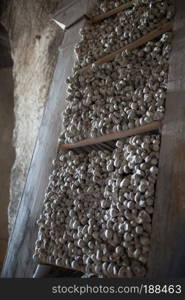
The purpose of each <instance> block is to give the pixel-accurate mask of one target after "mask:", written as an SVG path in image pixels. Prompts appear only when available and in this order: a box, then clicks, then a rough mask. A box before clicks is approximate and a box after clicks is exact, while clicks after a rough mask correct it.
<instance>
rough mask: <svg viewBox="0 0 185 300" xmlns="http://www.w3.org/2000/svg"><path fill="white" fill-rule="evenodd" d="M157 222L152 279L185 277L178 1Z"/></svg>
mask: <svg viewBox="0 0 185 300" xmlns="http://www.w3.org/2000/svg"><path fill="white" fill-rule="evenodd" d="M175 3H176V20H175V26H174V39H173V48H172V53H171V59H170V71H169V84H168V96H167V101H166V114H165V120H164V125H163V130H162V145H161V153H160V165H159V170H160V172H159V178H158V183H157V194H156V203H155V211H154V212H155V213H154V219H153V234H152V243H151V245H152V249H151V255H150V261H149V274H148V276H150V277H174V278H176V277H184V276H185V65H184V57H185V1H183V0H177V1H175Z"/></svg>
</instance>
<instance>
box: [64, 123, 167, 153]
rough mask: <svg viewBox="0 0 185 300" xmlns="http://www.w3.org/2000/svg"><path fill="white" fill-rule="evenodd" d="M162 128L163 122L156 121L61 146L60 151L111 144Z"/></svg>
mask: <svg viewBox="0 0 185 300" xmlns="http://www.w3.org/2000/svg"><path fill="white" fill-rule="evenodd" d="M161 127H162V122H161V121H154V122H151V123H149V124H146V125H143V126H140V127H136V128H131V129H128V130H123V131H118V132H113V133H110V134H107V135H102V136H98V137H95V138H89V139H85V140H82V141H80V142H77V143H74V144H63V145H60V147H59V151H68V150H72V149H75V148H81V147H87V146H90V145H95V144H100V143H104V142H109V141H113V140H117V139H121V138H124V137H129V136H132V135H136V134H141V133H144V132H150V131H153V130H158V129H160V128H161Z"/></svg>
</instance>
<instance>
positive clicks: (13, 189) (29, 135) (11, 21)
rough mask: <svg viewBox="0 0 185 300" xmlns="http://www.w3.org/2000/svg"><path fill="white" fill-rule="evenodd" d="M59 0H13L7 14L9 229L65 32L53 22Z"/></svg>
mask: <svg viewBox="0 0 185 300" xmlns="http://www.w3.org/2000/svg"><path fill="white" fill-rule="evenodd" d="M61 5H62V3H61V1H58V0H46V1H42V0H32V1H25V0H10V2H9V5H8V9H7V11H6V14H5V16H4V24H5V26H6V28H7V29H8V32H9V38H10V43H11V53H12V58H13V63H14V65H13V78H14V113H15V128H14V133H13V143H14V147H15V154H16V158H15V163H14V166H13V168H12V172H11V186H10V204H9V230H10V231H11V229H12V227H13V223H14V220H15V217H16V212H17V207H18V203H19V201H20V199H21V196H22V192H23V189H24V184H25V180H26V176H27V173H28V169H29V165H30V162H31V158H32V154H33V150H34V145H35V142H36V138H37V134H38V130H39V126H40V123H41V119H42V115H43V111H44V104H45V102H46V100H47V96H48V91H49V87H50V83H51V79H52V76H53V71H54V68H55V62H56V58H57V54H58V46H59V45H60V44H61V41H62V37H63V33H62V30H61V29H60V28H58V27H57V25H56V24H54V22H53V21H52V14H53V13H54V12H55V11H56V10H57V9H58V8H59V7H60V6H61Z"/></svg>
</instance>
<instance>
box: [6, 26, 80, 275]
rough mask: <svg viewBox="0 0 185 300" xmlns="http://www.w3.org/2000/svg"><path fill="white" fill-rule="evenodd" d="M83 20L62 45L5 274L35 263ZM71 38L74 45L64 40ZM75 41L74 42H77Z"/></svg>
mask: <svg viewBox="0 0 185 300" xmlns="http://www.w3.org/2000/svg"><path fill="white" fill-rule="evenodd" d="M83 24H84V21H81V22H79V23H77V24H76V25H75V26H73V27H71V28H70V29H68V30H67V31H66V33H65V37H64V41H63V46H64V50H61V51H60V53H59V57H58V62H57V65H56V70H55V74H54V78H53V82H52V85H51V88H50V94H49V98H48V102H47V105H46V109H45V113H44V116H43V120H42V124H41V128H40V131H39V135H38V139H37V143H36V147H35V151H34V154H33V158H32V162H31V166H30V170H29V174H28V178H27V182H26V186H25V189H24V193H23V197H22V200H21V203H20V206H19V210H18V215H17V218H16V222H15V228H14V230H13V233H12V235H11V238H10V242H9V248H8V253H7V257H6V260H5V264H4V268H3V271H2V277H13V278H14V277H32V275H33V273H34V269H35V267H36V265H35V263H34V261H33V259H32V256H33V252H34V244H35V240H36V237H37V231H38V228H37V225H36V220H37V218H38V215H39V214H40V212H41V208H42V203H43V199H44V193H45V189H46V187H47V184H48V178H49V174H50V172H51V168H52V164H51V163H52V160H53V158H54V157H55V156H56V152H57V146H58V143H57V141H58V136H59V133H60V131H61V129H62V128H61V112H62V111H63V110H64V108H65V105H66V104H65V101H64V100H65V95H66V84H65V80H66V78H67V77H68V76H70V75H71V71H72V66H73V63H74V54H73V50H74V45H73V43H72V42H73V39H74V37H75V39H74V40H75V42H76V37H77V36H79V34H78V32H79V29H80V28H81V27H82V26H83ZM69 37H70V39H71V45H70V46H69V47H67V48H66V47H65V42H66V41H69ZM75 42H74V43H75Z"/></svg>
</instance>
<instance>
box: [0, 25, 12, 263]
mask: <svg viewBox="0 0 185 300" xmlns="http://www.w3.org/2000/svg"><path fill="white" fill-rule="evenodd" d="M12 66H13V61H12V58H11V52H10V43H9V38H8V33H7V31H6V29H5V28H4V27H3V25H2V24H1V23H0V174H1V176H0V269H1V267H2V264H3V260H4V256H5V254H6V248H7V242H8V205H9V196H10V195H9V191H10V175H11V168H12V166H13V163H14V159H15V154H14V148H13V142H12V138H13V129H14V96H13V90H14V87H13V77H12Z"/></svg>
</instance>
